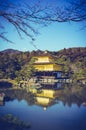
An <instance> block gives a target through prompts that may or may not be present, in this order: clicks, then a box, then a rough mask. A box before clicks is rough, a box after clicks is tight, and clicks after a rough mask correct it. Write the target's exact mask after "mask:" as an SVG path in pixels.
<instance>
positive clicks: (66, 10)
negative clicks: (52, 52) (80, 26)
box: [0, 0, 86, 43]
mask: <svg viewBox="0 0 86 130" xmlns="http://www.w3.org/2000/svg"><path fill="white" fill-rule="evenodd" d="M67 1H68V0H67ZM2 19H3V21H5V22H8V23H9V24H10V25H12V26H13V27H14V28H15V29H16V31H17V33H18V35H19V36H20V37H21V38H22V33H23V34H25V35H26V36H27V37H30V38H31V39H32V41H34V39H35V38H34V37H35V35H36V34H38V31H37V26H38V25H43V26H47V25H49V24H50V23H53V22H69V21H72V22H84V27H86V1H85V0H76V1H72V2H71V3H70V2H69V3H68V4H67V6H63V7H60V6H59V5H58V6H57V7H56V6H55V7H52V6H47V5H46V6H43V5H42V3H41V2H38V3H36V4H33V5H30V4H29V3H28V4H27V3H22V4H21V5H20V6H18V5H16V4H15V2H10V0H8V1H7V0H0V38H2V39H4V40H6V41H7V42H11V43H12V41H10V40H8V38H7V37H6V36H5V33H3V32H4V30H5V27H6V26H5V25H4V22H1V21H2Z"/></svg>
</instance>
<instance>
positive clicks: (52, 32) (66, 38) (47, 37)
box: [0, 0, 86, 51]
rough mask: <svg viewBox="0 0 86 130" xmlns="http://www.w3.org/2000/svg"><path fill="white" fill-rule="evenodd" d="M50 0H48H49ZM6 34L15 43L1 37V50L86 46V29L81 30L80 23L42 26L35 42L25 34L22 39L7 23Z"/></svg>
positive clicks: (55, 49) (57, 48) (58, 48)
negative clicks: (32, 42)
mask: <svg viewBox="0 0 86 130" xmlns="http://www.w3.org/2000/svg"><path fill="white" fill-rule="evenodd" d="M47 1H48V0H47ZM61 1H62V0H61ZM5 26H6V31H7V32H8V33H7V34H6V35H7V37H8V38H9V39H11V40H12V41H14V42H15V44H11V43H7V42H5V41H4V40H2V39H0V51H1V50H4V49H9V48H10V49H17V50H21V51H32V50H37V49H40V50H49V51H58V50H61V49H63V48H70V47H86V29H84V30H81V28H82V25H81V24H79V23H53V24H50V25H49V26H47V27H40V28H39V33H40V34H38V35H37V36H36V40H35V41H34V44H35V45H36V47H37V49H36V48H35V47H34V46H33V45H32V44H31V39H30V38H27V37H26V36H25V35H23V39H21V38H20V37H19V36H18V34H17V33H16V31H15V29H13V28H12V27H11V26H10V25H8V24H6V25H5Z"/></svg>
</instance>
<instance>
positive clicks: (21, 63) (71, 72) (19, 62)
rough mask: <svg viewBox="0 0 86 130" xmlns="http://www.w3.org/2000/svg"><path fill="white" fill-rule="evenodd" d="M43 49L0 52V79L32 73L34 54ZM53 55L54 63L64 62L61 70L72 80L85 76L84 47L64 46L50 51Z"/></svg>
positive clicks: (85, 50)
mask: <svg viewBox="0 0 86 130" xmlns="http://www.w3.org/2000/svg"><path fill="white" fill-rule="evenodd" d="M43 53H44V51H41V50H37V51H32V52H21V51H17V50H12V49H8V50H4V51H1V52H0V79H14V80H15V79H16V80H17V81H19V80H23V79H24V80H25V79H27V77H28V78H30V77H31V76H33V75H34V72H35V69H34V68H33V62H34V59H33V58H32V57H33V56H35V55H40V54H43ZM47 53H49V54H50V55H52V56H54V57H55V61H56V63H60V64H64V66H63V72H64V73H65V75H68V76H69V77H70V78H72V79H73V80H75V81H77V80H79V79H84V78H85V77H86V48H85V47H83V48H81V47H80V48H69V49H66V48H64V49H63V50H60V51H57V52H56V51H55V52H50V51H47Z"/></svg>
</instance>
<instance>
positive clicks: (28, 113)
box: [0, 85, 86, 130]
mask: <svg viewBox="0 0 86 130" xmlns="http://www.w3.org/2000/svg"><path fill="white" fill-rule="evenodd" d="M45 86H46V85H45ZM58 86H59V87H58ZM56 88H57V89H56ZM56 88H53V87H49V86H48V87H44V86H43V88H41V89H39V90H34V89H32V90H30V91H29V90H28V91H27V90H3V92H4V93H5V95H6V97H5V99H4V101H3V102H2V103H0V117H2V116H3V115H6V114H12V115H13V116H17V117H18V118H19V119H20V120H23V121H24V122H25V123H26V124H30V125H31V127H30V128H28V130H29V129H30V130H86V87H81V86H77V85H76V86H70V85H62V87H61V85H57V87H56ZM2 127H3V126H2V125H1V124H0V129H1V130H7V128H5V126H4V128H2ZM9 130H12V128H11V129H9ZM13 130H14V129H13ZM15 130H17V129H16V128H15Z"/></svg>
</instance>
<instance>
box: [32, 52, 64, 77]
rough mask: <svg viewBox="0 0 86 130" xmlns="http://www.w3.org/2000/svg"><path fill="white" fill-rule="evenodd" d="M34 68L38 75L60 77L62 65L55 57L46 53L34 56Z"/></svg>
mask: <svg viewBox="0 0 86 130" xmlns="http://www.w3.org/2000/svg"><path fill="white" fill-rule="evenodd" d="M34 58H35V62H34V68H35V69H36V74H37V75H39V76H43V75H46V76H53V75H55V77H61V72H62V65H61V64H57V63H56V62H55V58H54V57H53V56H52V55H50V54H47V53H44V54H41V55H38V56H35V57H34Z"/></svg>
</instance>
